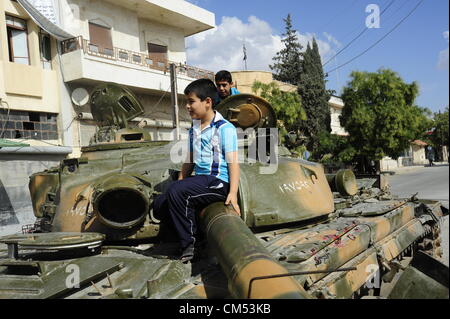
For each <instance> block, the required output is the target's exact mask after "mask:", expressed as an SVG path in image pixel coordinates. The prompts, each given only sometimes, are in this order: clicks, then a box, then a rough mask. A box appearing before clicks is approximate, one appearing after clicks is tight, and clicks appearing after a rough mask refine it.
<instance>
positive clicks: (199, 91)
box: [184, 79, 220, 107]
mask: <svg viewBox="0 0 450 319" xmlns="http://www.w3.org/2000/svg"><path fill="white" fill-rule="evenodd" d="M190 93H195V95H197V97H198V98H199V99H200V100H201V101H204V100H205V99H206V98H207V97H209V98H211V100H212V103H213V107H214V106H216V105H217V104H218V102H219V101H220V99H219V93H218V92H217V87H216V85H215V84H214V82H213V81H211V80H210V79H199V80H196V81H194V82H191V83H190V84H189V85H188V86H187V87H186V88H185V89H184V94H185V95H189V94H190Z"/></svg>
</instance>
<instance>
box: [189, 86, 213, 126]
mask: <svg viewBox="0 0 450 319" xmlns="http://www.w3.org/2000/svg"><path fill="white" fill-rule="evenodd" d="M186 99H187V101H186V109H187V111H188V112H189V115H190V116H191V118H192V119H193V120H202V119H204V118H205V117H206V115H207V114H208V113H209V112H211V111H212V99H211V98H210V97H207V98H206V99H205V100H204V101H202V100H200V98H199V97H198V96H197V94H195V93H192V92H191V93H189V94H188V95H186Z"/></svg>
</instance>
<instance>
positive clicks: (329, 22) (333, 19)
mask: <svg viewBox="0 0 450 319" xmlns="http://www.w3.org/2000/svg"><path fill="white" fill-rule="evenodd" d="M356 2H358V0H354V1H353V2H352V3H351V4H350V6H348V7H346V8H344V9H343V10H342V11H340V12H339V13H338V14H335V15H333V17H331V19H330V20H328V22H327V23H326V24H324V26H323V27H322V30H324V29H325V28H326V27H328V26H329V25H330V24H331V22H334V21H335V20H336V18H337V17H339V16H341V15H342V14H344V13H346V12H348V11H350V8H352V7H353V6H354V5H355V4H356Z"/></svg>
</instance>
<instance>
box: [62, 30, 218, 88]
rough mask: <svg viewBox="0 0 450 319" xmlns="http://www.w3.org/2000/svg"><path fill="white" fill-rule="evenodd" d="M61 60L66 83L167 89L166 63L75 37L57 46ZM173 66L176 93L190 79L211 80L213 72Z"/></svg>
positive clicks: (180, 65) (178, 64)
mask: <svg viewBox="0 0 450 319" xmlns="http://www.w3.org/2000/svg"><path fill="white" fill-rule="evenodd" d="M61 60H62V64H63V73H64V80H65V81H66V82H80V81H94V82H116V83H118V84H122V85H126V86H131V87H136V88H143V89H148V90H154V91H168V90H170V74H169V64H171V63H175V62H171V61H169V60H162V59H155V58H151V57H150V56H149V55H148V54H147V53H143V52H135V51H130V50H127V49H122V48H116V47H114V48H103V47H101V46H99V45H96V44H92V43H90V42H89V40H87V39H83V37H81V36H79V37H76V38H72V39H68V40H65V41H63V42H62V43H61ZM175 64H176V65H177V79H178V93H179V94H183V91H184V88H185V87H186V86H187V85H188V84H189V83H190V82H192V81H193V80H195V79H201V78H208V79H211V80H214V73H213V72H211V71H207V70H203V69H199V68H196V67H193V66H189V65H186V64H182V63H175Z"/></svg>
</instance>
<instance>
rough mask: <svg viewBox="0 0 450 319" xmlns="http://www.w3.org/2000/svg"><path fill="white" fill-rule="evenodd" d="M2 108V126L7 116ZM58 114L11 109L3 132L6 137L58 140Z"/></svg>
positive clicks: (0, 120)
mask: <svg viewBox="0 0 450 319" xmlns="http://www.w3.org/2000/svg"><path fill="white" fill-rule="evenodd" d="M1 115H3V113H2V111H1V109H0V127H3V126H5V124H4V123H2V118H5V116H1ZM57 116H58V115H57V114H54V113H44V112H28V111H16V110H11V111H10V113H9V117H8V121H7V122H6V126H5V130H4V132H3V137H4V138H7V139H8V138H22V139H38V140H57V139H58V127H57V123H56V122H57Z"/></svg>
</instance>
